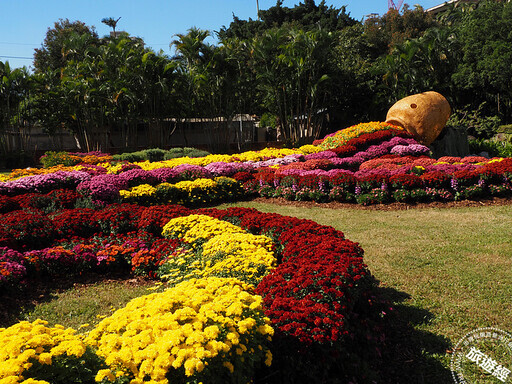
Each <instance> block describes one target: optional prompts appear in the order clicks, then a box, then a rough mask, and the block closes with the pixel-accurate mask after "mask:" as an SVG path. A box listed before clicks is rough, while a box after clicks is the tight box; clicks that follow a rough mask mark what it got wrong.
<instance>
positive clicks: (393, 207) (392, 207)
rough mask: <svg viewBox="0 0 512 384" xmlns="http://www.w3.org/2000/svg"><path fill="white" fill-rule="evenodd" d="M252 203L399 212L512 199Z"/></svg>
mask: <svg viewBox="0 0 512 384" xmlns="http://www.w3.org/2000/svg"><path fill="white" fill-rule="evenodd" d="M251 201H254V202H257V203H264V204H276V205H287V206H293V207H303V208H329V209H361V210H373V211H399V210H408V209H429V208H437V209H443V208H467V207H489V206H502V205H512V197H491V198H488V199H482V200H461V201H448V202H439V201H434V202H431V203H415V204H411V203H397V202H395V203H389V204H373V205H361V204H355V203H339V202H336V201H333V202H329V203H317V202H314V201H289V200H286V199H284V198H282V197H279V198H264V197H257V198H255V199H253V200H251Z"/></svg>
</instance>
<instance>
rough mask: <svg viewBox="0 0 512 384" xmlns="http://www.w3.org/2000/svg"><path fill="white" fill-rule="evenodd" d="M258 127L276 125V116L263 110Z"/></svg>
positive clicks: (274, 126) (273, 126)
mask: <svg viewBox="0 0 512 384" xmlns="http://www.w3.org/2000/svg"><path fill="white" fill-rule="evenodd" d="M260 127H271V128H276V127H277V116H275V115H272V114H270V113H268V112H265V113H264V114H263V115H261V118H260Z"/></svg>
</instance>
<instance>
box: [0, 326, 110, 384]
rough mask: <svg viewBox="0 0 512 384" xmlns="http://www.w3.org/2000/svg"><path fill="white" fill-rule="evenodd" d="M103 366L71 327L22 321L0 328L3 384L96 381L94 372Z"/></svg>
mask: <svg viewBox="0 0 512 384" xmlns="http://www.w3.org/2000/svg"><path fill="white" fill-rule="evenodd" d="M104 367H105V364H104V363H103V362H102V360H101V359H100V358H99V357H98V356H97V355H96V354H95V353H94V352H92V350H91V349H90V348H88V347H87V345H86V344H85V343H84V342H83V341H82V340H81V338H80V337H79V336H78V335H76V331H74V330H73V329H71V328H68V329H64V327H63V326H61V325H56V326H54V327H49V326H48V322H46V321H43V320H36V321H34V322H32V323H29V322H28V321H21V322H19V323H17V324H15V325H13V326H11V327H9V328H0V381H2V382H5V383H14V384H16V383H20V384H21V383H29V382H32V383H40V384H43V383H44V384H49V383H58V384H64V383H82V382H93V381H94V376H95V374H96V373H95V372H97V371H98V370H100V369H101V368H104ZM69 372H73V376H76V377H72V375H69ZM64 378H65V379H64ZM31 379H32V380H31ZM34 379H36V380H34ZM64 380H65V381H64Z"/></svg>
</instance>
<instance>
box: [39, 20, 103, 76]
mask: <svg viewBox="0 0 512 384" xmlns="http://www.w3.org/2000/svg"><path fill="white" fill-rule="evenodd" d="M73 34H75V35H85V36H87V40H88V43H89V44H94V45H97V44H98V42H99V40H98V34H97V33H96V31H95V30H94V27H89V26H87V25H86V24H85V23H83V22H81V21H69V20H68V19H59V21H57V22H55V24H54V27H53V28H48V31H47V32H46V37H45V39H44V41H43V44H42V47H41V48H36V49H35V53H34V68H35V70H36V72H46V71H55V70H59V69H61V68H63V67H64V66H65V65H66V62H67V61H68V60H69V59H71V58H73V59H76V56H75V57H72V56H69V55H68V54H65V53H66V49H65V48H64V47H65V45H66V42H67V41H68V39H69V38H70V37H71V36H72V35H73ZM63 53H64V54H63ZM73 53H74V54H83V53H85V52H84V51H82V52H79V51H74V52H73Z"/></svg>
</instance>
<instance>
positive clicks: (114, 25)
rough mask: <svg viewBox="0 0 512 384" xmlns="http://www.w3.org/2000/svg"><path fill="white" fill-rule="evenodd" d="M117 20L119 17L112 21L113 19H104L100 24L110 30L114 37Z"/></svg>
mask: <svg viewBox="0 0 512 384" xmlns="http://www.w3.org/2000/svg"><path fill="white" fill-rule="evenodd" d="M119 19H121V17H118V18H117V19H114V18H113V17H104V18H103V19H101V22H102V23H103V24H106V25H108V26H109V27H110V28H112V32H113V33H112V34H113V35H114V37H116V27H117V22H118V21H119Z"/></svg>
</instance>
